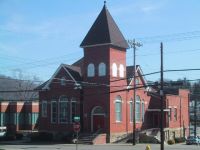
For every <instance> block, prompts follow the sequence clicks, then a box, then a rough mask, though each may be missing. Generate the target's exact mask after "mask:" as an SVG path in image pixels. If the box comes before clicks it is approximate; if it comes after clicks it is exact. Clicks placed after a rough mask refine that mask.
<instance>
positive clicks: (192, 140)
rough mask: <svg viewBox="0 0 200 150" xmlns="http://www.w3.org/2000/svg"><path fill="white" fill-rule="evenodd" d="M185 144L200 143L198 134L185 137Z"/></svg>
mask: <svg viewBox="0 0 200 150" xmlns="http://www.w3.org/2000/svg"><path fill="white" fill-rule="evenodd" d="M186 144H187V145H190V144H200V137H199V136H189V137H188V138H187V139H186Z"/></svg>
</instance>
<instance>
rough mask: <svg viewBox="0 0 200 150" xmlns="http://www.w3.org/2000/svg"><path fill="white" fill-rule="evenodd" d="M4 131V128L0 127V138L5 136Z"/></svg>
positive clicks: (5, 129)
mask: <svg viewBox="0 0 200 150" xmlns="http://www.w3.org/2000/svg"><path fill="white" fill-rule="evenodd" d="M6 131H7V128H6V127H0V137H4V136H5V135H6Z"/></svg>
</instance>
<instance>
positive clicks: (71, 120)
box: [70, 98, 77, 124]
mask: <svg viewBox="0 0 200 150" xmlns="http://www.w3.org/2000/svg"><path fill="white" fill-rule="evenodd" d="M72 103H75V104H76V107H77V101H76V99H75V98H72V99H71V101H70V123H71V124H72V123H73V118H72ZM76 109H77V108H76ZM76 111H77V110H76Z"/></svg>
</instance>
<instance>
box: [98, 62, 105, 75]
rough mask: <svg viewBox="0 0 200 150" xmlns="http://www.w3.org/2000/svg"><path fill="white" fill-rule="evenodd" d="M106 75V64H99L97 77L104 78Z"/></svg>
mask: <svg viewBox="0 0 200 150" xmlns="http://www.w3.org/2000/svg"><path fill="white" fill-rule="evenodd" d="M105 75H106V64H105V63H100V64H99V76H105Z"/></svg>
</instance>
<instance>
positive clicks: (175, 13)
mask: <svg viewBox="0 0 200 150" xmlns="http://www.w3.org/2000/svg"><path fill="white" fill-rule="evenodd" d="M102 7H103V0H84V1H83V0H78V1H69V0H0V74H4V75H8V76H14V75H16V74H17V70H22V72H23V74H24V75H26V76H30V77H31V76H34V75H36V76H38V77H39V78H40V79H41V80H47V79H48V78H50V77H51V75H52V74H53V73H54V71H55V70H56V68H57V67H58V66H59V65H60V64H61V63H65V64H71V63H73V62H75V61H76V60H78V59H79V58H81V57H82V56H83V52H82V49H81V48H80V47H79V45H80V43H81V41H82V40H83V38H84V36H85V35H86V33H87V32H88V30H89V28H90V27H91V25H92V24H93V22H94V21H95V19H96V17H97V15H98V14H99V12H100V11H101V9H102ZM107 7H108V9H109V11H110V13H111V15H112V16H113V18H114V20H115V21H116V23H117V24H118V26H119V28H120V30H121V31H122V33H123V35H124V36H125V38H126V39H134V38H136V40H138V41H140V42H142V43H143V47H141V48H139V49H138V51H137V60H136V61H137V64H139V65H141V67H142V70H143V72H144V73H150V72H154V71H159V69H160V56H159V53H160V42H161V41H163V43H164V69H185V68H200V61H199V56H200V19H199V15H200V1H199V0H190V1H187V0H176V1H173V0H160V1H155V0H134V1H133V0H123V1H122V0H108V1H107ZM132 62H133V60H132V50H131V49H128V50H127V64H128V65H131V64H132ZM164 77H165V78H167V79H172V80H176V79H178V78H184V77H187V78H188V79H199V78H200V71H192V72H173V73H165V74H164ZM146 78H147V79H148V80H151V81H154V80H157V79H158V78H159V74H157V75H152V76H147V77H146Z"/></svg>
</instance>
